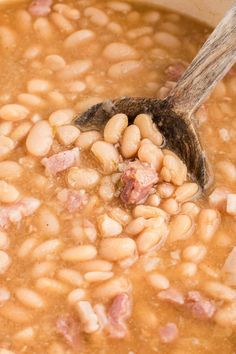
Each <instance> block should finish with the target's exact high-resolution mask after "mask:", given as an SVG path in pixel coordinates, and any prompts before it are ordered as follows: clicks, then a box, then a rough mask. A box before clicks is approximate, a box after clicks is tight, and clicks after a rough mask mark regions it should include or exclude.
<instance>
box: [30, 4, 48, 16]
mask: <svg viewBox="0 0 236 354" xmlns="http://www.w3.org/2000/svg"><path fill="white" fill-rule="evenodd" d="M51 6H52V0H33V1H32V2H31V3H30V5H29V7H28V10H29V13H30V14H31V15H33V16H47V15H48V14H49V13H50V12H51Z"/></svg>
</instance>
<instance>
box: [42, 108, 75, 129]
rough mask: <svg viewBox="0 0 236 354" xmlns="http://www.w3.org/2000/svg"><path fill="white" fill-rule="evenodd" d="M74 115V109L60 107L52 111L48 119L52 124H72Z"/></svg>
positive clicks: (57, 125)
mask: <svg viewBox="0 0 236 354" xmlns="http://www.w3.org/2000/svg"><path fill="white" fill-rule="evenodd" d="M74 115H75V112H74V111H73V109H59V110H58V111H55V112H53V113H51V114H50V116H49V118H48V120H49V123H50V124H51V125H53V126H56V127H59V126H61V125H65V124H70V123H71V121H72V120H73V118H74Z"/></svg>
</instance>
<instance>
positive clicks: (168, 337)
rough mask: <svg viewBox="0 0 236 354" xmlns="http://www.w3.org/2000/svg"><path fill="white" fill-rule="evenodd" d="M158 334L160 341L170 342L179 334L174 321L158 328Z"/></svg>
mask: <svg viewBox="0 0 236 354" xmlns="http://www.w3.org/2000/svg"><path fill="white" fill-rule="evenodd" d="M159 336H160V340H161V342H162V343H172V342H174V341H175V340H176V339H177V338H178V336H179V330H178V328H177V326H176V324H175V323H172V322H169V323H167V324H166V325H165V326H164V327H161V328H160V329H159Z"/></svg>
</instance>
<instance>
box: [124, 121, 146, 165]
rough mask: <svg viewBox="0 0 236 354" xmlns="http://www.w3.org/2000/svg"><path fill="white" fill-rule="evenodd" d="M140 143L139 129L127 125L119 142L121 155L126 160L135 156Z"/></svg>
mask: <svg viewBox="0 0 236 354" xmlns="http://www.w3.org/2000/svg"><path fill="white" fill-rule="evenodd" d="M140 141H141V135H140V130H139V128H138V127H137V126H136V125H134V124H132V125H129V126H128V127H127V128H126V129H125V131H124V134H123V138H122V141H121V153H122V155H123V156H124V157H125V158H126V159H128V158H130V157H133V156H135V155H136V153H137V151H138V149H139V146H140Z"/></svg>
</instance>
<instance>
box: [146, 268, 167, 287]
mask: <svg viewBox="0 0 236 354" xmlns="http://www.w3.org/2000/svg"><path fill="white" fill-rule="evenodd" d="M147 280H148V282H149V283H150V285H151V286H153V287H154V289H157V290H166V289H168V288H169V287H170V282H169V280H168V278H166V277H165V276H164V275H162V274H159V273H156V272H155V273H154V272H153V273H151V274H148V277H147Z"/></svg>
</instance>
